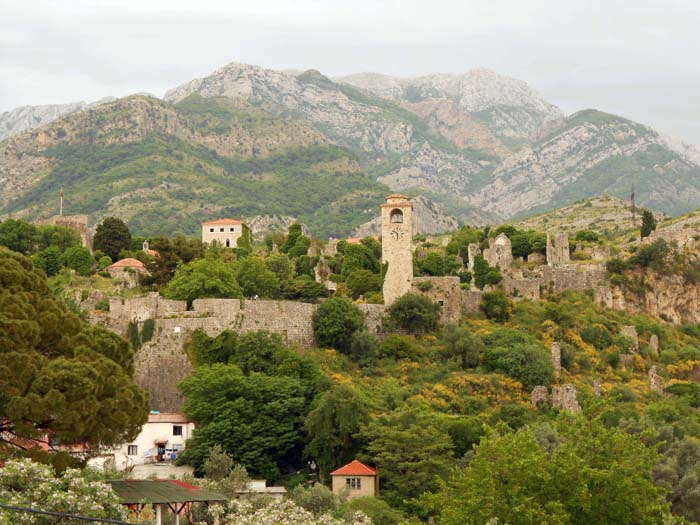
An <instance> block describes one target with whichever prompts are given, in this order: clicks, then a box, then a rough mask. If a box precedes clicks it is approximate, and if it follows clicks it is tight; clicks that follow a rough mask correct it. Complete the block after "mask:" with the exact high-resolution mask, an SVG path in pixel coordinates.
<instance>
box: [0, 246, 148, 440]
mask: <svg viewBox="0 0 700 525" xmlns="http://www.w3.org/2000/svg"><path fill="white" fill-rule="evenodd" d="M132 373H133V351H132V350H131V349H130V348H129V346H128V344H127V343H126V342H125V341H123V340H122V339H121V338H119V337H118V336H117V335H115V334H112V333H111V332H108V331H107V330H105V329H102V328H97V327H92V326H90V325H89V324H87V323H84V322H83V321H81V320H80V318H78V317H77V316H76V315H74V314H73V313H71V312H70V311H69V310H68V308H67V307H66V305H65V303H63V302H62V300H60V299H57V298H56V297H55V296H54V295H53V294H52V293H51V292H50V290H49V288H48V287H47V285H46V278H45V276H44V274H43V273H42V272H41V271H40V270H37V269H36V268H34V267H33V265H32V263H31V261H30V260H29V259H27V258H25V257H23V256H21V255H19V254H17V253H15V252H12V251H9V250H7V249H5V248H0V413H2V414H3V416H4V418H3V420H2V421H0V436H2V437H0V442H2V441H3V440H4V439H5V436H9V435H11V433H15V434H17V435H21V436H26V437H27V438H29V439H36V438H39V437H43V436H44V435H45V434H46V433H47V432H49V431H52V432H54V433H55V434H56V435H57V437H58V439H59V440H60V441H61V442H62V443H66V444H70V443H86V444H88V445H104V446H108V445H112V444H117V443H123V442H126V441H129V440H130V439H133V438H134V437H135V436H136V434H138V432H139V431H140V430H141V425H142V424H143V423H144V422H145V420H146V417H147V408H148V400H147V396H146V394H145V393H144V392H143V391H142V390H141V389H140V388H139V387H137V386H136V385H135V384H134V383H133V381H132V379H131V374H132ZM4 432H7V434H3V433H4Z"/></svg>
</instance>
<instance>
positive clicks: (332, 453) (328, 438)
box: [304, 384, 369, 481]
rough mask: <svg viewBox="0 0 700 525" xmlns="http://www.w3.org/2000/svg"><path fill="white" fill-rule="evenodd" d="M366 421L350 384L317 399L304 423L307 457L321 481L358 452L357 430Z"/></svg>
mask: <svg viewBox="0 0 700 525" xmlns="http://www.w3.org/2000/svg"><path fill="white" fill-rule="evenodd" d="M368 421H369V413H368V411H367V406H366V405H365V403H364V401H363V400H362V397H361V396H360V394H359V393H358V392H357V390H355V389H354V388H353V387H352V386H350V385H344V384H340V385H335V386H333V387H331V388H330V389H329V390H327V391H326V392H324V393H323V394H322V395H321V396H319V397H318V398H317V399H316V400H315V401H314V404H313V406H312V409H311V411H310V412H309V414H308V415H307V416H306V421H305V423H304V425H305V428H306V433H307V435H308V437H309V444H308V445H307V447H306V452H307V454H308V455H309V456H310V457H311V458H313V459H314V460H315V461H316V463H317V464H318V466H319V468H320V469H321V475H322V478H321V480H322V481H323V480H324V479H325V476H326V474H328V473H329V472H330V471H332V470H333V469H335V468H338V467H341V466H342V465H344V464H346V463H348V462H349V461H351V460H352V459H354V457H355V455H356V454H357V452H358V451H359V449H360V445H361V441H360V430H361V429H362V428H363V427H364V426H365V425H366V424H367V422H368Z"/></svg>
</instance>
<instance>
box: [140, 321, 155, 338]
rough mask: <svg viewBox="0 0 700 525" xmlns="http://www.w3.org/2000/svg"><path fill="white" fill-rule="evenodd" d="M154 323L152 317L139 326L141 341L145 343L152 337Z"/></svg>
mask: <svg viewBox="0 0 700 525" xmlns="http://www.w3.org/2000/svg"><path fill="white" fill-rule="evenodd" d="M155 328H156V323H155V322H154V321H153V319H146V320H145V321H144V322H143V326H142V327H141V342H142V343H147V342H148V341H150V340H151V339H153V332H154V331H155Z"/></svg>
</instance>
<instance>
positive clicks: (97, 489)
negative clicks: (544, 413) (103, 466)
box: [0, 459, 127, 525]
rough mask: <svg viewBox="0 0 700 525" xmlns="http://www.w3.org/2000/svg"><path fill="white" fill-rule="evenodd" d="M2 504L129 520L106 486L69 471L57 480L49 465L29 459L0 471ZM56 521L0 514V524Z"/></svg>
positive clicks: (46, 517) (76, 471)
mask: <svg viewBox="0 0 700 525" xmlns="http://www.w3.org/2000/svg"><path fill="white" fill-rule="evenodd" d="M0 502H2V503H4V504H6V505H13V506H17V507H30V508H33V509H39V510H45V511H51V512H65V513H68V514H76V515H79V516H89V517H93V518H112V519H120V520H126V518H127V510H126V508H125V507H124V506H123V505H121V504H120V503H119V498H118V497H117V495H116V494H115V493H114V491H113V490H112V487H110V486H109V485H108V484H107V483H102V482H99V481H90V480H87V479H85V478H84V477H83V476H82V475H81V472H80V470H77V469H67V470H66V471H65V472H64V474H63V475H62V476H60V477H56V476H55V475H54V471H53V469H52V468H51V467H50V466H48V465H43V464H41V463H35V462H33V461H31V460H29V459H23V460H18V461H8V462H7V464H6V465H5V468H3V469H0ZM56 520H57V518H56V517H51V516H42V515H40V514H29V513H20V512H9V511H0V525H10V524H12V525H24V524H27V525H29V524H31V525H45V524H46V525H49V524H54V523H56ZM61 523H62V524H64V525H68V524H70V525H74V524H75V525H78V524H80V525H84V523H85V522H84V521H77V520H68V519H64V520H63V521H61Z"/></svg>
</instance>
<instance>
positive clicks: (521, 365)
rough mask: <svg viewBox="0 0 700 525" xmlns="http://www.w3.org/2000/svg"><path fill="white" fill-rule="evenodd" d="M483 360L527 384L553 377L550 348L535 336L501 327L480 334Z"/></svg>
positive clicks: (541, 383) (548, 381)
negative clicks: (483, 349) (488, 332)
mask: <svg viewBox="0 0 700 525" xmlns="http://www.w3.org/2000/svg"><path fill="white" fill-rule="evenodd" d="M483 341H484V344H485V345H486V352H485V354H484V364H485V365H486V367H487V368H488V369H489V370H493V371H496V372H500V373H503V374H506V375H509V376H510V377H512V378H513V379H516V380H518V381H520V382H521V383H523V384H525V385H526V386H528V387H533V386H535V385H549V384H551V382H552V378H553V372H554V370H553V368H552V360H551V356H550V353H549V351H548V350H547V349H546V348H545V347H544V346H543V345H542V343H540V342H539V341H537V340H536V339H535V338H534V337H532V336H529V335H527V334H525V333H523V332H519V331H517V330H513V329H510V328H504V329H501V330H498V331H495V332H492V333H490V334H486V335H484V336H483Z"/></svg>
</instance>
